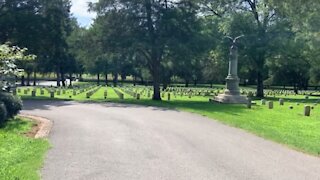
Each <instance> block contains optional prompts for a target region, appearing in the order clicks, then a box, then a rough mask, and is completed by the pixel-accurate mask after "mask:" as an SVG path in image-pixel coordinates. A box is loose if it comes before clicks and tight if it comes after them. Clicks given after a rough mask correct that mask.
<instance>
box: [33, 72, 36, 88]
mask: <svg viewBox="0 0 320 180" xmlns="http://www.w3.org/2000/svg"><path fill="white" fill-rule="evenodd" d="M36 85H37V73H36V72H33V86H36Z"/></svg>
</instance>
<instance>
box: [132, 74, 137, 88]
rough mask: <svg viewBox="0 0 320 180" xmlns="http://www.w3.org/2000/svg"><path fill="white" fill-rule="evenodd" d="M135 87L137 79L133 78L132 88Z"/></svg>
mask: <svg viewBox="0 0 320 180" xmlns="http://www.w3.org/2000/svg"><path fill="white" fill-rule="evenodd" d="M136 85H137V77H136V76H133V86H136Z"/></svg>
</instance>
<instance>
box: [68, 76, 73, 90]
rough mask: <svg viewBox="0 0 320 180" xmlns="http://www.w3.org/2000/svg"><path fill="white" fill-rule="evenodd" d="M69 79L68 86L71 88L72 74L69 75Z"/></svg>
mask: <svg viewBox="0 0 320 180" xmlns="http://www.w3.org/2000/svg"><path fill="white" fill-rule="evenodd" d="M69 78H70V84H69V86H70V87H72V80H73V78H72V73H70V74H69Z"/></svg>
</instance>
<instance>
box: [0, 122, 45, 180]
mask: <svg viewBox="0 0 320 180" xmlns="http://www.w3.org/2000/svg"><path fill="white" fill-rule="evenodd" d="M32 126H33V123H32V122H30V121H28V120H26V119H21V118H15V119H14V120H11V121H9V122H8V123H7V124H6V125H5V127H3V128H0V177H1V178H0V179H1V180H15V179H17V180H20V179H21V180H37V179H40V174H39V170H40V168H41V166H42V163H43V160H44V155H45V153H46V151H47V150H48V149H49V142H48V141H47V140H45V139H32V138H28V137H26V136H25V135H24V133H26V132H28V131H29V130H30V129H31V128H32Z"/></svg>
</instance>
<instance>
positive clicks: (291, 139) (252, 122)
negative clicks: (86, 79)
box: [23, 87, 320, 156]
mask: <svg viewBox="0 0 320 180" xmlns="http://www.w3.org/2000/svg"><path fill="white" fill-rule="evenodd" d="M137 89H138V90H139V91H140V90H142V87H141V88H137ZM105 90H107V91H108V98H107V99H106V100H105V99H104V96H103V93H104V91H105ZM119 90H120V89H119ZM84 94H85V93H84ZM84 94H79V95H77V96H73V97H72V100H76V101H88V100H89V99H86V97H85V95H84ZM23 98H26V99H33V98H32V97H30V95H28V96H25V95H23ZM37 98H38V99H39V97H37ZM279 98H284V99H285V105H284V106H280V105H279V103H278V100H279ZM40 99H48V97H40ZM56 99H69V98H68V95H62V96H58V97H56ZM166 99H167V96H165V97H164V98H163V101H162V102H157V101H152V100H150V99H149V98H147V97H146V94H144V95H142V97H141V100H136V99H135V98H133V97H131V96H130V95H128V94H125V100H120V99H119V98H118V96H117V94H116V93H115V92H114V90H113V89H111V88H106V87H102V88H101V89H100V90H99V91H98V92H96V93H95V94H94V95H93V96H92V97H91V98H90V100H89V101H93V102H106V101H108V102H117V103H127V104H139V105H147V106H157V107H165V108H172V109H178V110H181V111H187V112H192V113H196V114H200V115H203V116H206V117H208V118H211V119H215V120H217V121H220V122H222V123H224V124H227V125H230V126H233V127H237V128H241V129H244V130H246V131H248V132H251V133H254V134H256V135H258V136H260V137H263V138H266V139H269V140H273V141H275V142H278V143H281V144H284V145H286V146H288V147H291V148H293V149H297V150H299V151H303V152H306V153H309V154H313V155H316V156H319V155H320V105H319V106H315V107H314V110H312V114H311V116H310V117H305V116H303V109H304V105H307V104H308V105H312V106H313V105H314V103H316V102H318V99H319V97H311V96H310V99H308V100H306V99H305V96H304V95H297V96H295V95H288V96H284V95H283V96H277V97H268V98H267V100H269V101H274V109H272V110H270V109H268V108H267V106H263V105H261V103H260V101H259V100H257V105H255V106H253V107H252V109H248V108H246V106H244V105H226V104H218V103H211V102H209V97H203V96H196V97H192V98H191V99H190V98H189V97H187V96H180V95H177V97H174V96H173V94H172V95H171V101H167V100H166ZM297 103H300V104H299V105H297ZM289 106H293V107H294V109H292V110H291V109H289Z"/></svg>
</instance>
